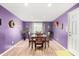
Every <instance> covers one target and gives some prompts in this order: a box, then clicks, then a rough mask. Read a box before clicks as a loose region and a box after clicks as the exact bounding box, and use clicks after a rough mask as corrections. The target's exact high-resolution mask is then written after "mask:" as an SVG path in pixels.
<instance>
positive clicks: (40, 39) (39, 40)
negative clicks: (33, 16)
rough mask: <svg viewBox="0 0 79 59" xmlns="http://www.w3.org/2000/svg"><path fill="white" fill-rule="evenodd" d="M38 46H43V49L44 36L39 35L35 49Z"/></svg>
mask: <svg viewBox="0 0 79 59" xmlns="http://www.w3.org/2000/svg"><path fill="white" fill-rule="evenodd" d="M36 48H42V49H43V41H42V37H37V38H36V41H35V50H36Z"/></svg>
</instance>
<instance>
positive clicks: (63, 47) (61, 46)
mask: <svg viewBox="0 0 79 59" xmlns="http://www.w3.org/2000/svg"><path fill="white" fill-rule="evenodd" d="M54 42H55V43H56V44H57V45H59V46H60V47H62V48H63V49H64V50H67V49H66V48H64V47H63V46H62V45H61V44H59V43H58V42H57V41H55V40H54Z"/></svg>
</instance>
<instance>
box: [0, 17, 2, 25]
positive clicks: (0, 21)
mask: <svg viewBox="0 0 79 59" xmlns="http://www.w3.org/2000/svg"><path fill="white" fill-rule="evenodd" d="M1 23H2V20H1V18H0V26H1Z"/></svg>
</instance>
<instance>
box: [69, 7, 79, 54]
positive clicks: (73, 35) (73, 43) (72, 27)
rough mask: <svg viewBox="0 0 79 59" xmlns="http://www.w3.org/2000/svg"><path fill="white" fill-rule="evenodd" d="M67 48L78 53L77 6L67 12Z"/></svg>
mask: <svg viewBox="0 0 79 59" xmlns="http://www.w3.org/2000/svg"><path fill="white" fill-rule="evenodd" d="M68 21H69V23H68V24H69V30H68V32H69V34H68V49H69V50H70V51H71V52H72V53H74V54H75V55H79V8H77V9H75V10H73V11H71V12H69V14H68Z"/></svg>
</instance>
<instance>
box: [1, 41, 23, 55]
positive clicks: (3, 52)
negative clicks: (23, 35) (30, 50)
mask: <svg viewBox="0 0 79 59" xmlns="http://www.w3.org/2000/svg"><path fill="white" fill-rule="evenodd" d="M21 41H22V40H21ZM21 41H19V42H18V43H16V44H15V45H13V46H12V47H11V48H9V49H8V50H6V51H5V52H3V53H2V54H0V56H3V55H4V54H6V53H7V52H9V51H10V50H12V49H13V48H14V47H15V46H16V45H17V44H19V43H20V42H21Z"/></svg>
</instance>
